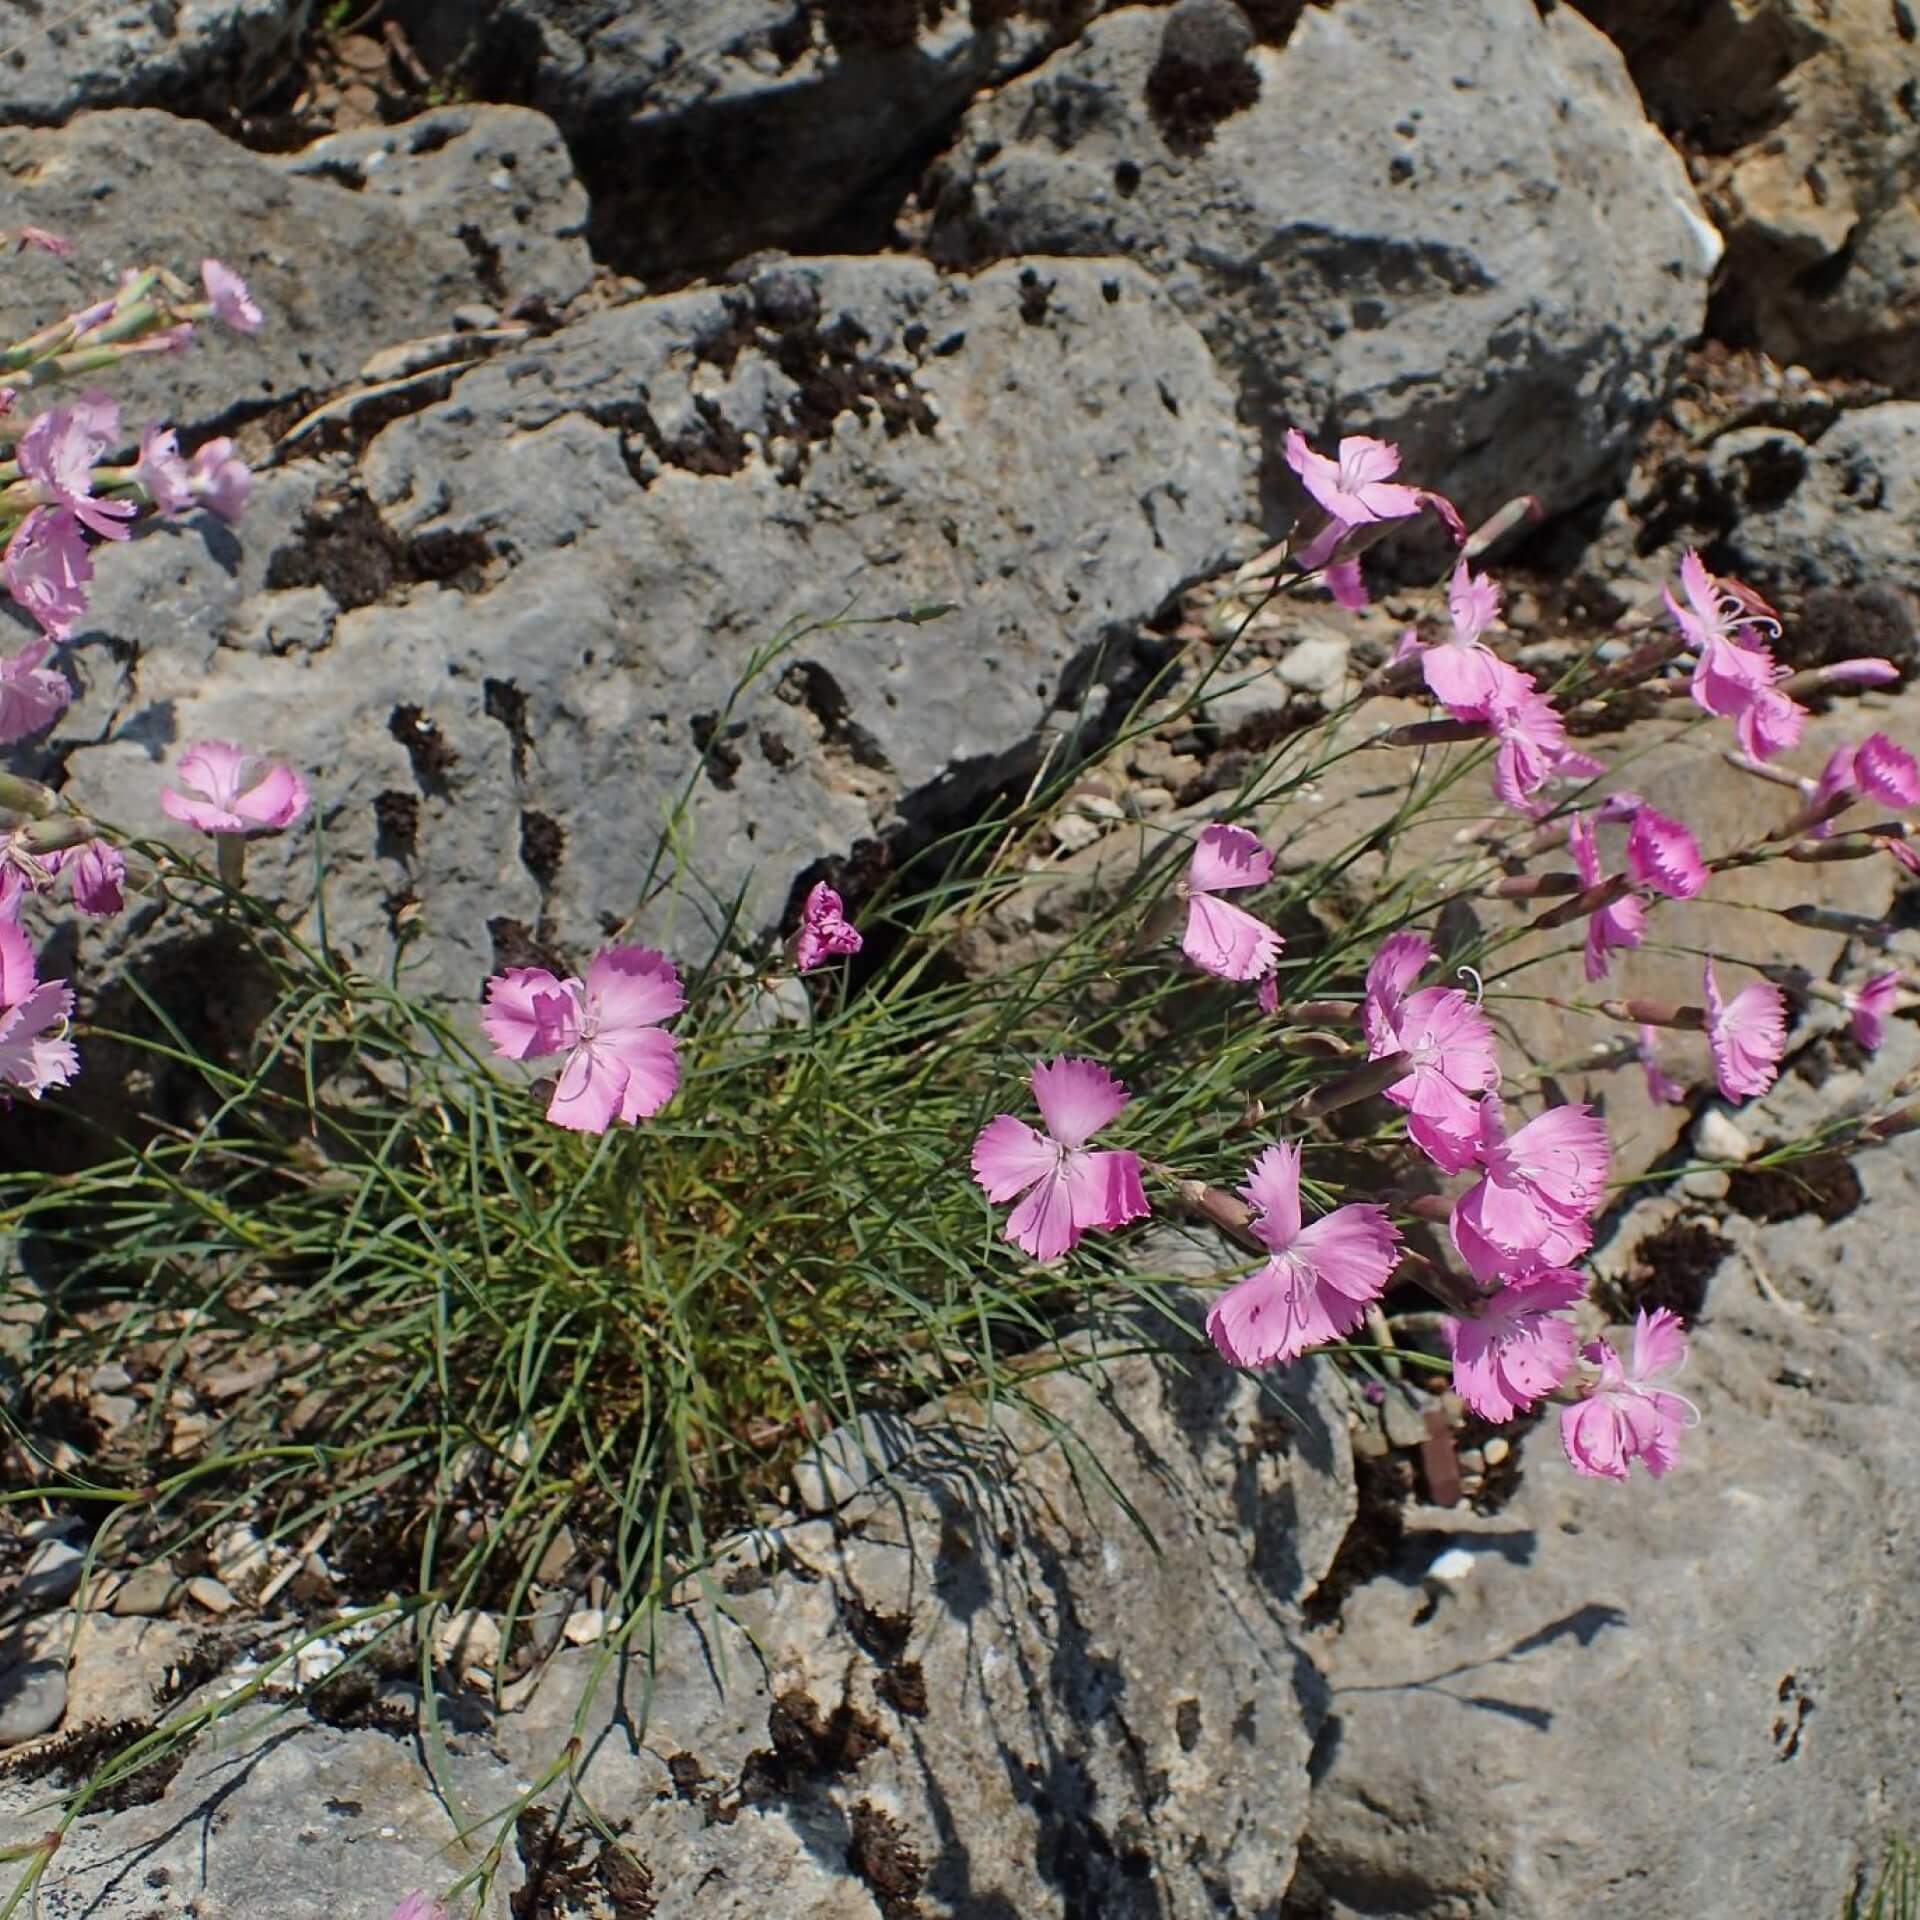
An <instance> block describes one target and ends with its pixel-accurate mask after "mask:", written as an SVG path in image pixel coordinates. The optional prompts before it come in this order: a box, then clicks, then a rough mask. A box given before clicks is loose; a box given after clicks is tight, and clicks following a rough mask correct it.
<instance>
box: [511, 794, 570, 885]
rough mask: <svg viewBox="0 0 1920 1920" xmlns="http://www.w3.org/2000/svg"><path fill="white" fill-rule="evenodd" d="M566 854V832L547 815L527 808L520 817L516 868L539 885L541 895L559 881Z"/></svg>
mask: <svg viewBox="0 0 1920 1920" xmlns="http://www.w3.org/2000/svg"><path fill="white" fill-rule="evenodd" d="M566 852H567V835H566V830H565V829H564V828H563V827H562V826H561V824H560V823H559V821H557V820H556V819H554V818H553V816H552V815H551V814H546V813H540V812H538V811H536V810H535V809H534V808H531V807H529V808H528V809H527V811H526V812H525V813H523V814H521V816H520V864H521V865H522V866H523V867H525V868H526V870H527V871H528V872H529V873H530V874H532V875H533V877H534V879H535V880H537V881H538V882H539V883H540V888H541V890H542V892H544V891H546V889H547V888H549V887H551V886H552V885H553V883H554V882H555V881H556V880H557V879H558V878H559V877H560V863H561V861H562V860H564V859H565V858H566Z"/></svg>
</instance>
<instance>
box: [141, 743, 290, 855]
mask: <svg viewBox="0 0 1920 1920" xmlns="http://www.w3.org/2000/svg"><path fill="white" fill-rule="evenodd" d="M174 777H175V778H176V779H177V780H178V781H179V782H180V785H181V787H182V788H183V789H184V791H182V792H179V793H176V792H175V791H174V790H173V788H171V787H168V788H166V789H164V790H163V791H162V793H161V795H160V809H161V811H162V812H163V813H164V814H166V816H167V817H168V819H170V820H179V821H183V822H184V823H185V824H186V825H187V826H190V827H198V828H199V829H200V831H201V832H202V833H277V832H278V831H279V830H280V829H281V828H282V827H290V826H292V825H293V823H294V822H295V821H296V820H298V819H299V818H300V816H301V815H302V814H303V813H305V812H306V810H307V783H306V782H305V781H304V780H302V779H301V778H300V776H299V775H298V774H297V773H295V772H294V770H293V769H292V768H291V767H287V766H283V765H281V763H280V762H279V761H277V760H262V759H260V758H258V757H257V756H256V755H254V754H250V753H247V752H245V751H243V750H242V749H241V748H239V747H236V746H234V745H232V744H231V742H229V741H226V740H201V741H198V742H196V743H195V744H194V745H193V746H191V747H189V748H188V749H187V750H186V752H185V753H183V754H182V755H181V756H180V765H179V767H178V769H177V770H176V772H175V775H174Z"/></svg>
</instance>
